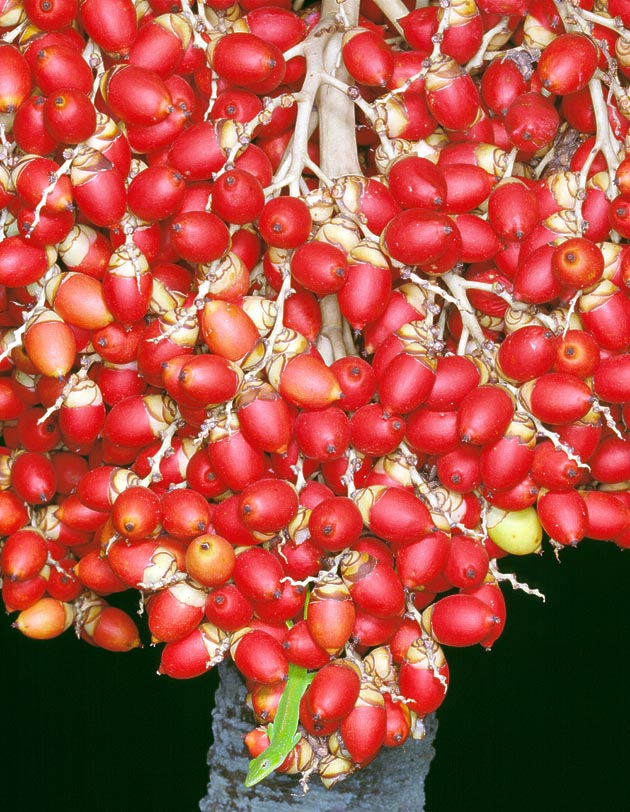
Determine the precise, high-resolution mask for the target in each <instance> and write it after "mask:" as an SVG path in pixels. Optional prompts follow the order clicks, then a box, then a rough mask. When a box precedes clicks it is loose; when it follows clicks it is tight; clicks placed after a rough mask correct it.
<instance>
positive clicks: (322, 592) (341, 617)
mask: <svg viewBox="0 0 630 812" xmlns="http://www.w3.org/2000/svg"><path fill="white" fill-rule="evenodd" d="M355 614H356V613H355V608H354V603H353V601H352V598H351V597H350V592H349V591H348V588H347V587H346V586H345V584H344V583H343V581H342V580H341V579H340V578H334V579H331V580H329V581H328V582H327V583H325V584H321V585H320V586H316V587H315V588H314V589H313V591H312V592H311V598H310V601H309V604H308V613H307V616H306V622H307V625H308V630H309V632H310V633H311V636H312V637H313V640H314V641H315V642H316V643H317V645H318V646H320V648H323V649H324V651H326V652H327V653H328V654H330V655H335V654H338V653H339V652H340V651H341V650H342V649H343V647H344V646H345V645H346V643H347V642H348V640H349V639H350V635H351V634H352V628H353V626H354V619H355Z"/></svg>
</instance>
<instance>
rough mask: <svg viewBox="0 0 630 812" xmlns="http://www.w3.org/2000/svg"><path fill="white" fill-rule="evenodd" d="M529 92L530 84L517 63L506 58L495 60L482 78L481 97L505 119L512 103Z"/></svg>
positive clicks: (491, 109) (494, 111)
mask: <svg viewBox="0 0 630 812" xmlns="http://www.w3.org/2000/svg"><path fill="white" fill-rule="evenodd" d="M527 90H529V82H528V81H527V80H526V79H525V77H524V75H523V73H522V72H521V70H520V68H519V66H518V65H517V63H516V61H515V60H513V59H509V58H506V57H503V58H498V59H493V60H492V61H491V62H490V64H489V65H488V67H487V68H486V69H485V71H484V72H483V75H482V77H481V96H482V98H483V100H484V102H485V103H486V106H487V107H488V109H489V110H490V111H491V112H492V113H494V114H495V115H497V116H501V117H504V116H505V114H506V113H507V111H508V108H509V107H510V105H511V104H512V102H513V101H515V100H516V99H517V98H518V97H519V96H520V95H522V94H523V93H526V92H527Z"/></svg>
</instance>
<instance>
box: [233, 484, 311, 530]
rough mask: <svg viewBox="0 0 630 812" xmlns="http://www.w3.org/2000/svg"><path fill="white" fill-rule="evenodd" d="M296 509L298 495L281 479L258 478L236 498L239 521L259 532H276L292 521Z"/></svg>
mask: <svg viewBox="0 0 630 812" xmlns="http://www.w3.org/2000/svg"><path fill="white" fill-rule="evenodd" d="M297 509H298V497H297V492H296V490H295V488H294V487H293V486H292V485H291V484H290V483H288V482H287V481H286V480H284V479H272V478H264V479H259V480H258V481H257V482H252V483H250V484H249V485H246V487H245V488H244V489H243V490H242V491H241V494H240V496H239V514H240V517H241V520H242V521H243V523H244V524H245V525H246V526H247V527H248V528H249V529H250V530H252V531H254V532H258V533H277V532H279V531H280V530H282V528H284V527H286V525H288V524H289V522H290V521H291V520H292V519H293V517H294V516H295V514H296V513H297Z"/></svg>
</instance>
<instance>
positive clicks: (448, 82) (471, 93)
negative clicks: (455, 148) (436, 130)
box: [425, 55, 480, 130]
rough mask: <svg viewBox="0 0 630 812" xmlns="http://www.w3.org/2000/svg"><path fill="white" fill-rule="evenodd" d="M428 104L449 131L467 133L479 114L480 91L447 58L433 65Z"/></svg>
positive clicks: (456, 65) (428, 90)
mask: <svg viewBox="0 0 630 812" xmlns="http://www.w3.org/2000/svg"><path fill="white" fill-rule="evenodd" d="M425 88H426V100H427V104H428V106H429V110H430V111H431V113H432V114H433V115H434V116H435V118H436V119H437V121H438V123H439V124H441V125H442V126H443V127H445V128H446V129H448V130H466V129H468V128H469V127H471V126H472V125H473V124H474V122H475V119H476V118H477V116H478V114H479V102H480V98H479V91H478V90H477V86H476V85H475V83H474V82H473V80H472V77H471V76H469V75H468V73H467V72H466V70H465V69H464V68H463V67H462V66H461V65H458V64H457V63H456V62H455V60H454V59H451V58H450V57H448V56H445V55H443V56H442V57H441V58H440V57H438V58H437V59H435V60H434V61H433V63H432V66H431V68H430V69H429V71H428V73H427V75H426V79H425Z"/></svg>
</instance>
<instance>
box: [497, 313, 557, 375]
mask: <svg viewBox="0 0 630 812" xmlns="http://www.w3.org/2000/svg"><path fill="white" fill-rule="evenodd" d="M555 357H556V337H555V336H554V334H553V333H552V332H551V331H550V330H548V329H546V328H545V327H543V326H541V325H534V324H528V325H525V326H524V327H521V328H519V329H518V330H515V331H514V332H513V333H510V334H509V335H507V336H506V338H505V339H504V340H503V342H502V343H501V346H500V347H499V353H498V362H499V365H500V369H501V372H502V373H503V374H504V375H505V376H506V377H507V378H509V379H510V380H513V381H519V382H522V381H529V380H533V379H534V378H538V377H539V376H540V375H542V374H544V373H545V372H547V371H548V370H549V369H550V368H551V366H552V364H553V362H554V359H555Z"/></svg>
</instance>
